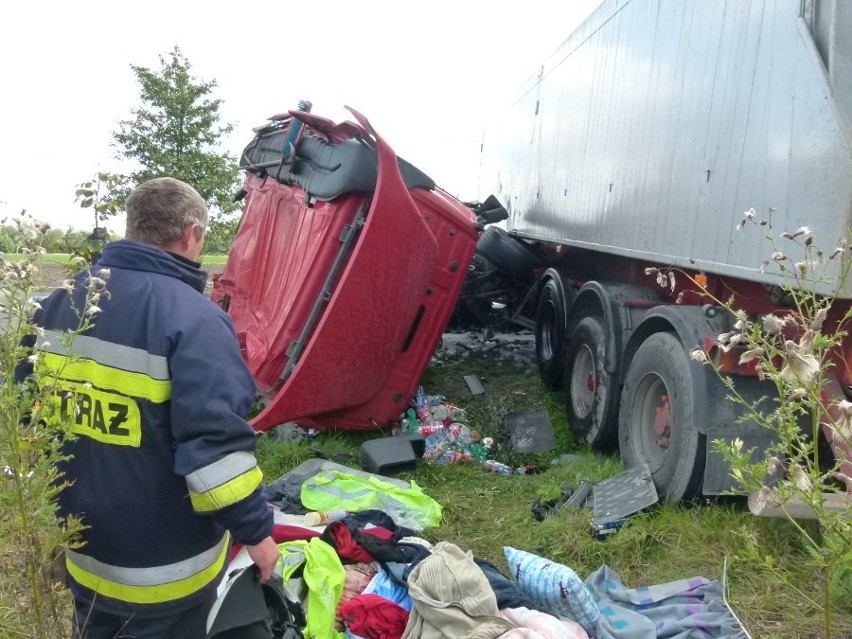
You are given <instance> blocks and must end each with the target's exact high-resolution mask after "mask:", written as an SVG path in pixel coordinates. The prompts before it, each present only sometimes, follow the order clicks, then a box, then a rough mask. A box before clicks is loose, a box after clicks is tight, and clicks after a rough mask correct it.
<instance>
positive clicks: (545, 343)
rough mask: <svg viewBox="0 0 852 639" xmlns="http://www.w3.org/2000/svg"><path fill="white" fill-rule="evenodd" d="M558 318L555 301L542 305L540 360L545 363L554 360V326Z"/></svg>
mask: <svg viewBox="0 0 852 639" xmlns="http://www.w3.org/2000/svg"><path fill="white" fill-rule="evenodd" d="M555 318H556V309H555V308H554V305H553V300H552V299H548V300H547V302H546V303H545V304H543V305H542V308H541V321H540V322H539V326H540V327H541V334H540V335H539V336H538V337H539V351H540V352H539V358H540V359H541V360H543V361H548V362H549V361H550V360H552V359H553V356H554V353H555V348H554V344H555V343H556V336H555V335H554V324H555Z"/></svg>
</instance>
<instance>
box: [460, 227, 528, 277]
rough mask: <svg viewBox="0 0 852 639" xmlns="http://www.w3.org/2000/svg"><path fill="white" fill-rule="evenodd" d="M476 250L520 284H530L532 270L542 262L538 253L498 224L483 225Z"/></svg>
mask: <svg viewBox="0 0 852 639" xmlns="http://www.w3.org/2000/svg"><path fill="white" fill-rule="evenodd" d="M476 252H477V253H479V254H480V255H482V256H483V257H484V258H485V259H487V260H488V261H489V262H491V263H492V264H495V265H496V266H497V267H498V268H499V269H500V270H501V271H503V272H504V273H506V275H508V276H509V277H511V278H512V279H514V280H516V281H517V282H520V283H522V284H531V283H532V282H533V280H534V279H535V276H534V274H533V271H534V270H535V269H537V268H540V267H541V266H543V264H544V262H543V261H542V259H541V257H540V256H539V255H538V253H536V252H535V251H534V250H532V249H531V248H530V247H529V246H527V245H526V244H524V243H523V242H522V241H521V240H518V239H516V238H514V237H512V236H511V235H509V234H508V233H506V231H504V230H503V229H501V228H500V227H499V226H486V227H485V230H484V231H483V232H482V235H480V236H479V241H478V242H477V243H476Z"/></svg>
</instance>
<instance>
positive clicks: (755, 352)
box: [740, 347, 764, 366]
mask: <svg viewBox="0 0 852 639" xmlns="http://www.w3.org/2000/svg"><path fill="white" fill-rule="evenodd" d="M763 353H764V351H763V349H762V348H760V347H756V348H752V349H751V350H747V351H746V352H745V353H743V354H742V355H740V365H741V366H742V365H744V364H748V363H749V362H752V361H754V360H756V359H761V358H762V357H763Z"/></svg>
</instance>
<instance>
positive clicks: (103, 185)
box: [74, 171, 124, 229]
mask: <svg viewBox="0 0 852 639" xmlns="http://www.w3.org/2000/svg"><path fill="white" fill-rule="evenodd" d="M123 181H124V178H123V177H122V176H121V175H115V174H112V173H107V172H105V171H98V172H96V173H95V176H94V178H92V179H91V180H88V181H86V182H81V183H80V184H78V185H77V189H76V191H75V193H74V195H75V196H76V198H77V199H76V200H75V202H77V204H79V205H80V208H81V209H89V208H90V209H92V212H93V214H94V216H95V226H94V228H95V229H98V228H100V224H99V222H102V221H104V220H106V219H107V218H108V217H111V216H113V215H115V214H116V213H118V212H119V210H120V207H119V202H118V200H116V199H114V198H111V197H110V196H109V194H110V193H112V192H113V191H114V190H115V189H117V188H119V187H121V186H122V184H123Z"/></svg>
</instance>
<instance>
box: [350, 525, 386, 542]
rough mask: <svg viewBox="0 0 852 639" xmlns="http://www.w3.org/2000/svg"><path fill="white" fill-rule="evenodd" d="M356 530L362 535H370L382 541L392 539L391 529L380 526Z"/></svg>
mask: <svg viewBox="0 0 852 639" xmlns="http://www.w3.org/2000/svg"><path fill="white" fill-rule="evenodd" d="M358 532H360V533H361V534H362V535H370V536H371V537H375V538H376V539H381V540H382V541H393V531H391V530H388V529H387V528H383V527H382V526H372V527H370V528H359V529H358Z"/></svg>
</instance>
